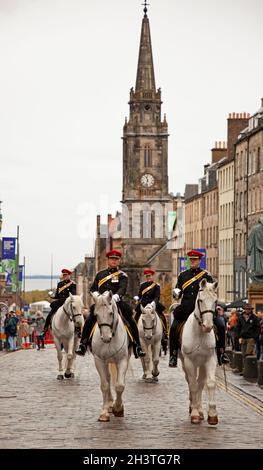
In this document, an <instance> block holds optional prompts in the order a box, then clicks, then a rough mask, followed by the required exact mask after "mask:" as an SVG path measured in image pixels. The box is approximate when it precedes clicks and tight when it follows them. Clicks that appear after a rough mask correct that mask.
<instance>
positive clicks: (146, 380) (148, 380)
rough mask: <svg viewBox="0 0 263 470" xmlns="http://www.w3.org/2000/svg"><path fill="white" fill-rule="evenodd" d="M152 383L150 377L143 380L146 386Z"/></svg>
mask: <svg viewBox="0 0 263 470" xmlns="http://www.w3.org/2000/svg"><path fill="white" fill-rule="evenodd" d="M152 381H153V379H152V377H147V378H146V379H145V382H147V383H148V384H151V383H152Z"/></svg>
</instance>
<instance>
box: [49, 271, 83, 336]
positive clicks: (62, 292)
mask: <svg viewBox="0 0 263 470" xmlns="http://www.w3.org/2000/svg"><path fill="white" fill-rule="evenodd" d="M61 272H62V276H63V279H62V281H60V282H59V283H58V285H57V290H56V293H55V295H54V297H53V298H54V299H55V300H54V301H53V302H51V304H50V307H51V311H50V312H49V314H48V315H47V318H46V321H45V325H44V331H43V338H45V335H46V333H47V330H48V327H49V325H50V324H51V321H52V317H53V315H54V313H56V311H57V310H58V309H59V307H61V305H63V304H64V302H65V300H66V299H67V298H68V297H69V293H71V294H72V295H76V284H75V282H74V281H72V280H71V279H70V276H71V274H72V272H71V271H70V270H69V269H62V270H61Z"/></svg>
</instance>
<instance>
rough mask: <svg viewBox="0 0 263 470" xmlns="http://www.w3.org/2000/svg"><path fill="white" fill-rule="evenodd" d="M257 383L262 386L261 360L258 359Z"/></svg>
mask: <svg viewBox="0 0 263 470" xmlns="http://www.w3.org/2000/svg"><path fill="white" fill-rule="evenodd" d="M258 385H261V386H263V361H262V360H261V361H258Z"/></svg>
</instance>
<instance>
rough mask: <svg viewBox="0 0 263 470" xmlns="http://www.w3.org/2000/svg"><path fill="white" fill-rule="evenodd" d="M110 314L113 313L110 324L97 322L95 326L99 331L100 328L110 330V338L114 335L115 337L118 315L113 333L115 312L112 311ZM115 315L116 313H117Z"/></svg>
mask: <svg viewBox="0 0 263 470" xmlns="http://www.w3.org/2000/svg"><path fill="white" fill-rule="evenodd" d="M116 308H117V309H118V307H117V306H116ZM112 313H113V316H112V322H111V323H99V322H98V321H97V324H98V327H99V329H100V330H101V328H102V327H103V326H108V327H109V328H110V330H111V333H112V336H114V335H115V331H116V328H117V326H118V321H119V315H118V316H117V321H116V325H115V331H113V327H114V320H115V312H114V310H112ZM117 313H118V312H117Z"/></svg>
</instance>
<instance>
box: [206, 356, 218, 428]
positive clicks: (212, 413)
mask: <svg viewBox="0 0 263 470" xmlns="http://www.w3.org/2000/svg"><path fill="white" fill-rule="evenodd" d="M206 377H207V380H206V386H207V391H208V418H207V422H208V424H217V423H218V416H217V409H216V401H215V391H216V358H215V356H213V357H211V358H210V359H209V361H208V362H207V364H206Z"/></svg>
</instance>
